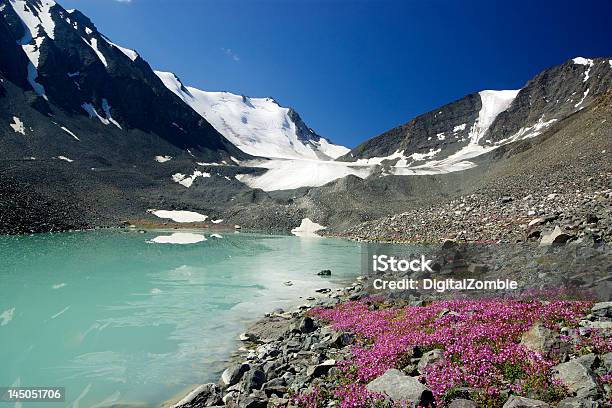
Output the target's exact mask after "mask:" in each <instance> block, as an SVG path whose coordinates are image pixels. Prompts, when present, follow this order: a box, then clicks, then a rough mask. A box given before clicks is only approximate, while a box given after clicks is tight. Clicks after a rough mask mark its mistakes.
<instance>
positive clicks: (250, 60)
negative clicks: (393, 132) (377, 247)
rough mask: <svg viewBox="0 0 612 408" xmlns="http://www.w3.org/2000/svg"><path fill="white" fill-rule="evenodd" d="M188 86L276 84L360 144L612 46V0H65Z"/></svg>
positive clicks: (316, 118) (335, 133) (279, 93)
mask: <svg viewBox="0 0 612 408" xmlns="http://www.w3.org/2000/svg"><path fill="white" fill-rule="evenodd" d="M59 2H60V4H62V5H63V6H64V7H65V8H78V9H79V10H81V11H83V12H84V13H85V14H86V15H88V16H89V17H90V18H91V19H92V21H93V22H94V23H95V24H96V26H97V27H98V29H99V30H100V31H101V32H102V33H104V34H106V35H107V36H109V37H110V38H111V39H112V40H113V41H114V42H117V43H118V44H120V45H124V46H127V47H130V48H134V49H136V50H137V51H138V52H139V53H140V54H141V55H142V56H143V57H144V58H145V59H146V60H147V61H148V62H149V63H150V64H151V66H152V67H153V68H154V69H160V70H167V71H173V72H175V73H176V74H177V75H178V76H179V77H180V78H181V80H182V81H183V82H184V83H185V84H186V85H191V86H195V87H198V88H201V89H204V90H211V91H216V90H224V91H230V92H235V93H239V94H244V95H249V96H272V97H274V98H275V99H276V100H277V101H279V103H281V104H283V105H286V106H292V107H294V108H295V109H296V110H297V111H298V112H299V113H300V114H301V115H302V118H303V119H304V120H305V122H306V123H307V124H308V125H309V126H311V127H312V128H314V129H315V130H316V131H317V132H318V133H320V134H321V135H323V136H327V137H329V138H331V139H332V140H333V141H334V142H336V143H340V144H344V145H346V146H350V147H353V146H355V145H357V144H358V143H359V142H361V141H363V140H365V139H367V138H370V137H373V136H376V135H377V134H379V133H382V132H384V131H386V130H388V129H390V128H392V127H394V126H397V125H399V124H402V123H405V122H407V121H409V120H410V119H411V118H413V117H414V116H416V115H418V114H421V113H424V112H427V111H429V110H432V109H435V108H436V107H438V106H440V105H443V104H445V103H448V102H451V101H453V100H455V99H458V98H461V97H462V96H464V95H466V94H468V93H471V92H476V91H478V90H481V89H517V88H520V87H522V86H523V85H524V83H525V82H526V81H527V80H528V79H530V78H531V77H532V76H534V75H535V74H537V73H538V72H540V71H541V70H543V69H545V68H547V67H550V66H553V65H556V64H559V63H561V62H563V61H565V60H567V59H569V58H572V57H575V56H585V57H595V56H612V28H611V27H612V24H610V16H611V15H612V2H610V1H608V0H599V1H596V0H591V1H580V2H577V1H566V0H555V1H524V0H513V1H504V2H503V4H502V2H501V1H500V2H497V1H491V0H487V1H476V0H474V1H471V0H463V1H460V0H457V1H421V2H416V1H408V0H404V1H383V0H380V1H378V0H377V1H374V0H371V1H364V0H360V1H348V0H327V1H315V0H310V1H291V0H265V1H263V0H245V1H237V0H236V1H234V0H215V1H208V0H131V1H126V0H123V1H119V0H59Z"/></svg>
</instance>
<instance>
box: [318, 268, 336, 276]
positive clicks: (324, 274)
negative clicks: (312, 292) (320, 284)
mask: <svg viewBox="0 0 612 408" xmlns="http://www.w3.org/2000/svg"><path fill="white" fill-rule="evenodd" d="M331 274H332V272H331V270H329V269H323V270H322V271H321V272H318V273H317V275H319V276H331Z"/></svg>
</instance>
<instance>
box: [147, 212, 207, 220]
mask: <svg viewBox="0 0 612 408" xmlns="http://www.w3.org/2000/svg"><path fill="white" fill-rule="evenodd" d="M148 212H150V213H151V214H153V215H155V216H156V217H158V218H168V219H171V220H172V221H174V222H203V221H206V219H207V218H208V216H207V215H202V214H200V213H197V212H195V211H183V210H148Z"/></svg>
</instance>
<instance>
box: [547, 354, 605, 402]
mask: <svg viewBox="0 0 612 408" xmlns="http://www.w3.org/2000/svg"><path fill="white" fill-rule="evenodd" d="M553 372H554V373H555V374H554V377H555V378H557V379H559V380H560V381H561V383H563V385H565V386H566V387H567V388H568V390H569V392H571V393H575V394H576V396H577V397H579V398H589V397H597V396H599V394H600V390H599V386H598V384H597V382H596V381H595V378H594V376H593V371H592V370H591V369H590V368H588V367H585V365H584V361H579V360H578V359H576V360H570V361H568V362H567V363H562V364H559V365H556V366H555V367H553Z"/></svg>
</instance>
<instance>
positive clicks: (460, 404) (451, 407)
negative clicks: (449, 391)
mask: <svg viewBox="0 0 612 408" xmlns="http://www.w3.org/2000/svg"><path fill="white" fill-rule="evenodd" d="M448 408H478V405H476V403H475V402H474V401H472V400H469V399H463V398H458V399H455V400H452V401H451V403H450V404H448Z"/></svg>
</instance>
